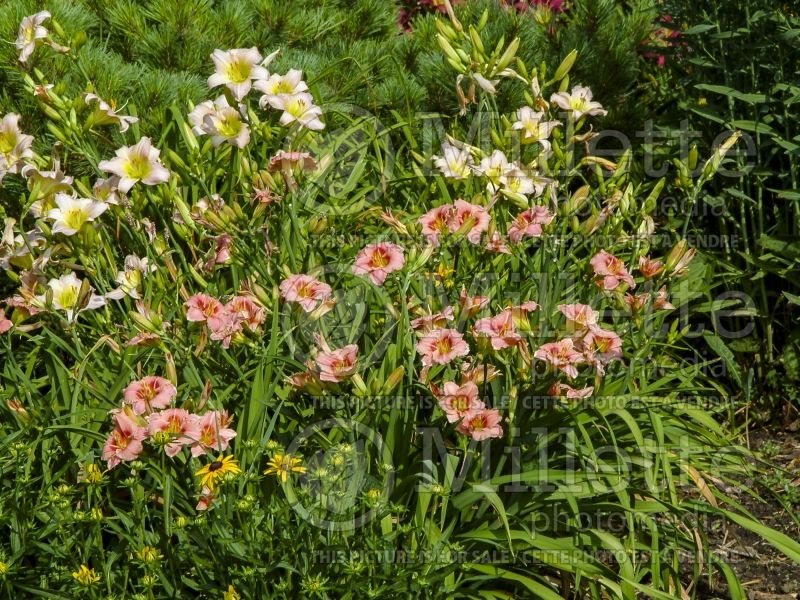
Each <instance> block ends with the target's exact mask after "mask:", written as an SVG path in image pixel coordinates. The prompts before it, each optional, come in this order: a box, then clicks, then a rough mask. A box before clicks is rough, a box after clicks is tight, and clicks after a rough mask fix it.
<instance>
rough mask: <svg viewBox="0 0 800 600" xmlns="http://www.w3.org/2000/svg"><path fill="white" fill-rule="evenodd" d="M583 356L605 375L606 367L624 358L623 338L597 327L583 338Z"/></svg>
mask: <svg viewBox="0 0 800 600" xmlns="http://www.w3.org/2000/svg"><path fill="white" fill-rule="evenodd" d="M583 354H584V356H585V357H586V360H587V362H590V363H591V364H593V365H594V366H595V368H597V370H598V372H600V374H603V373H604V372H605V370H604V369H603V366H604V365H606V364H608V363H609V362H611V361H612V360H616V359H621V358H622V338H620V337H619V336H618V335H617V334H616V333H614V332H613V331H608V330H607V329H601V328H599V327H596V328H594V329H592V330H591V331H589V332H588V333H587V334H586V336H585V337H584V338H583Z"/></svg>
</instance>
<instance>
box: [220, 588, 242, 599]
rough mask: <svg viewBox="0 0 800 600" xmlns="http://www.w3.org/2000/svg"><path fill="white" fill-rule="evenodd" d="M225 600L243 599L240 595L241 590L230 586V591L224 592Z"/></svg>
mask: <svg viewBox="0 0 800 600" xmlns="http://www.w3.org/2000/svg"><path fill="white" fill-rule="evenodd" d="M222 598H223V600H242V597H241V596H240V595H239V592H237V591H236V588H235V587H233V586H232V585H229V586H228V591H226V592H223V594H222Z"/></svg>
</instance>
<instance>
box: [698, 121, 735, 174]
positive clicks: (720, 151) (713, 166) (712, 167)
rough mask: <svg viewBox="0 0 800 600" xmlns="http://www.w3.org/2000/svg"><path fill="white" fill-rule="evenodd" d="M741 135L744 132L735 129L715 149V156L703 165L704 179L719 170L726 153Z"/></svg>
mask: <svg viewBox="0 0 800 600" xmlns="http://www.w3.org/2000/svg"><path fill="white" fill-rule="evenodd" d="M740 137H742V132H741V131H734V132H733V133H732V134H731V135H730V136H729V137H728V138H727V139H726V140H725V141H724V142H722V144H721V145H720V147H719V148H717V149H716V150H715V151H714V154H713V156H712V157H711V158H709V159H708V161H707V162H706V164H705V166H704V167H703V179H708V178H709V177H711V176H712V175H714V173H716V172H717V171H718V170H719V165H720V164H721V163H722V159H723V158H725V155H726V154H727V153H728V151H729V150H730V149H731V148H732V147H733V145H734V144H735V143H736V142H737V141H739V138H740Z"/></svg>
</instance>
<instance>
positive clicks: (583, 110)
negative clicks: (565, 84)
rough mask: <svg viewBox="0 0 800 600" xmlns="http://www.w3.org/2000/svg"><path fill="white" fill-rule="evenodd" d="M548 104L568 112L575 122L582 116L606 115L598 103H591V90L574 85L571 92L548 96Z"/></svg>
mask: <svg viewBox="0 0 800 600" xmlns="http://www.w3.org/2000/svg"><path fill="white" fill-rule="evenodd" d="M550 102H552V103H553V104H556V105H557V106H558V107H559V108H562V109H564V110H566V111H569V113H570V115H571V116H572V119H573V120H574V121H577V120H578V119H580V118H581V117H582V116H584V115H590V116H591V115H601V116H602V115H606V114H607V113H608V111H606V110H603V106H602V105H601V104H600V103H599V102H592V90H590V89H589V88H588V87H584V86H580V85H576V86H575V87H573V88H572V91H571V92H569V93H568V92H557V93H555V94H553V95H552V96H550Z"/></svg>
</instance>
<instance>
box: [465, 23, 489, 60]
mask: <svg viewBox="0 0 800 600" xmlns="http://www.w3.org/2000/svg"><path fill="white" fill-rule="evenodd" d="M469 39H470V40H471V41H472V44H473V45H474V46H475V49H476V50H477V51H478V52H479V53H480V54H485V53H486V50H485V49H484V47H483V42H482V41H481V37H480V36H479V35H478V31H477V30H476V29H475V27H473V26H472V25H470V26H469Z"/></svg>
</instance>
